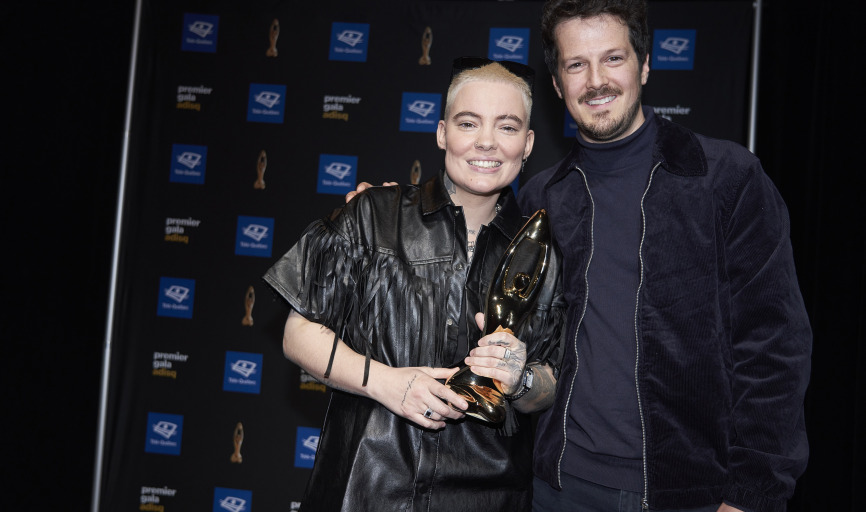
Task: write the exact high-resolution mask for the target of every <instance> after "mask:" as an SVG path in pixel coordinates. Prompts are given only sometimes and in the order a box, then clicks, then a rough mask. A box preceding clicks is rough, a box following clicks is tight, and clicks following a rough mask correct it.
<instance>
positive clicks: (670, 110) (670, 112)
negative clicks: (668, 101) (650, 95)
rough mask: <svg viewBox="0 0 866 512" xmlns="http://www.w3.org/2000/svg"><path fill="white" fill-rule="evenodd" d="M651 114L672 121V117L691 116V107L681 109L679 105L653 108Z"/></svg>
mask: <svg viewBox="0 0 866 512" xmlns="http://www.w3.org/2000/svg"><path fill="white" fill-rule="evenodd" d="M653 112H655V114H656V115H657V116H662V117H664V118H665V119H670V120H673V119H674V116H687V115H689V114H691V112H692V108H691V107H681V106H679V105H677V106H675V107H653Z"/></svg>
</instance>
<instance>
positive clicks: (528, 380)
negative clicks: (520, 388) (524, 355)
mask: <svg viewBox="0 0 866 512" xmlns="http://www.w3.org/2000/svg"><path fill="white" fill-rule="evenodd" d="M534 377H535V373H534V372H533V371H532V368H529V367H528V366H527V367H526V378H525V379H524V382H523V385H524V386H526V389H532V379H533V378H534Z"/></svg>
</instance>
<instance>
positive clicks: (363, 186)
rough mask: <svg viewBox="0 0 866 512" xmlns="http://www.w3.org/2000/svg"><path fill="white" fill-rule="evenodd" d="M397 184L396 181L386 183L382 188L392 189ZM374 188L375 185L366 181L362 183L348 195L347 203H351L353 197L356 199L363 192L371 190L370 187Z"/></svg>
mask: <svg viewBox="0 0 866 512" xmlns="http://www.w3.org/2000/svg"><path fill="white" fill-rule="evenodd" d="M396 184H397V182H396V181H386V182H384V183H382V186H383V187H391V186H394V185H396ZM372 186H373V185H371V184H369V183H367V182H366V181H362V182H361V183H358V186H357V187H355V190H353V191H351V192H349V193H348V194H346V202H347V203H348V202H349V201H351V200H352V198H353V197H355V196H356V195H358V194H359V193H361V192H363V191H365V190H367V189H368V188H370V187H372Z"/></svg>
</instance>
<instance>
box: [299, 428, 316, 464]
mask: <svg viewBox="0 0 866 512" xmlns="http://www.w3.org/2000/svg"><path fill="white" fill-rule="evenodd" d="M321 432H322V431H321V430H320V429H318V428H310V427H298V432H297V437H295V467H296V468H311V467H313V463H314V462H316V449H317V448H318V447H319V435H321Z"/></svg>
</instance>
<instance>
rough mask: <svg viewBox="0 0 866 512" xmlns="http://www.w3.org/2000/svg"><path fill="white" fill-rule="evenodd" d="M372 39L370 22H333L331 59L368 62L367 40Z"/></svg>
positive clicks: (329, 54)
mask: <svg viewBox="0 0 866 512" xmlns="http://www.w3.org/2000/svg"><path fill="white" fill-rule="evenodd" d="M369 39H370V24H369V23H339V22H334V23H332V24H331V46H330V49H329V53H328V59H330V60H343V61H350V62H367V42H368V41H369Z"/></svg>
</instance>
